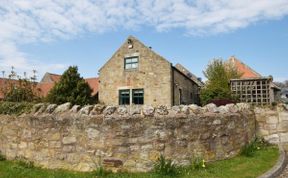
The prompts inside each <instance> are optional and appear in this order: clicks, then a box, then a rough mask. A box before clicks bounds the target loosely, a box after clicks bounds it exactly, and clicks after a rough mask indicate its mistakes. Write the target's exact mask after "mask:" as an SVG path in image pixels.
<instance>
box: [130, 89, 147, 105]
mask: <svg viewBox="0 0 288 178" xmlns="http://www.w3.org/2000/svg"><path fill="white" fill-rule="evenodd" d="M132 101H133V104H144V89H133V90H132Z"/></svg>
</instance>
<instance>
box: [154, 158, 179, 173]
mask: <svg viewBox="0 0 288 178" xmlns="http://www.w3.org/2000/svg"><path fill="white" fill-rule="evenodd" d="M154 171H155V172H156V173H157V174H160V175H164V176H165V175H166V176H176V175H177V174H178V173H179V172H178V168H177V166H176V165H175V164H174V163H173V162H172V160H170V159H166V158H165V157H164V156H163V155H161V156H160V157H159V158H158V160H157V162H156V163H155V165H154Z"/></svg>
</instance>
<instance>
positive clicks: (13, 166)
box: [0, 146, 279, 178]
mask: <svg viewBox="0 0 288 178" xmlns="http://www.w3.org/2000/svg"><path fill="white" fill-rule="evenodd" d="M278 156H279V151H278V148H277V147H273V146H269V147H267V148H263V149H260V150H258V151H257V152H256V153H255V155H254V156H253V157H245V156H237V157H235V158H233V159H229V160H224V161H217V162H214V163H206V168H205V169H193V170H192V169H189V168H178V169H179V172H180V173H179V174H178V176H177V177H180V178H230V177H233V178H250V177H251V178H252V177H257V176H259V175H261V174H263V173H264V172H266V171H267V170H269V169H270V168H272V167H273V165H274V164H275V163H276V161H277V159H278ZM0 177H1V178H8V177H11V178H12V177H13V178H30V177H31V178H43V177H45V178H46V177H47V178H74V177H75V178H86V177H87V178H90V177H91V178H92V177H97V176H96V173H95V172H91V173H79V172H71V171H64V170H47V169H41V168H35V167H33V166H32V167H31V168H30V167H28V168H27V167H25V166H23V165H21V164H19V163H18V162H16V161H0ZM98 177H100V176H98ZM105 177H107V178H162V177H163V178H164V177H166V178H169V176H163V175H159V174H156V173H117V174H112V173H111V174H108V175H106V176H105ZM172 177H175V176H172Z"/></svg>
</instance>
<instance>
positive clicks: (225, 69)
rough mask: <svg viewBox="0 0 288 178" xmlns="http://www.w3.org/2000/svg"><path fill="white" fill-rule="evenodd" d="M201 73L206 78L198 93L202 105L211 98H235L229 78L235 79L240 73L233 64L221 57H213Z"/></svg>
mask: <svg viewBox="0 0 288 178" xmlns="http://www.w3.org/2000/svg"><path fill="white" fill-rule="evenodd" d="M203 73H204V75H205V77H206V78H207V79H208V80H207V82H206V85H205V87H204V88H203V89H202V90H201V93H200V98H201V103H202V105H205V104H208V103H209V102H210V101H211V100H213V99H231V100H235V96H232V94H231V90H230V79H237V78H240V77H241V75H242V74H241V73H239V72H238V70H237V68H235V66H233V65H232V64H229V63H225V62H224V61H223V60H222V59H214V60H212V61H211V62H210V63H209V64H208V65H207V68H206V69H205V71H203Z"/></svg>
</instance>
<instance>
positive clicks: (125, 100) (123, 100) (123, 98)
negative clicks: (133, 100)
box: [119, 90, 130, 105]
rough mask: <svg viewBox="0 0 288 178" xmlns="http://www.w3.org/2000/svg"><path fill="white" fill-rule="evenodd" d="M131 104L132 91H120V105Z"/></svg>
mask: <svg viewBox="0 0 288 178" xmlns="http://www.w3.org/2000/svg"><path fill="white" fill-rule="evenodd" d="M129 104H130V90H119V105H129Z"/></svg>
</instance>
